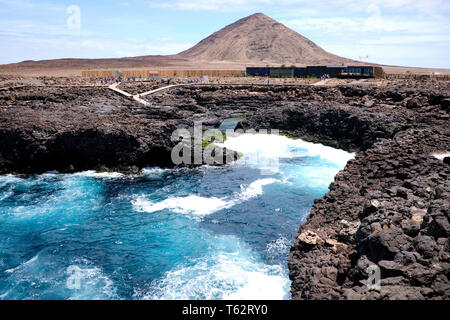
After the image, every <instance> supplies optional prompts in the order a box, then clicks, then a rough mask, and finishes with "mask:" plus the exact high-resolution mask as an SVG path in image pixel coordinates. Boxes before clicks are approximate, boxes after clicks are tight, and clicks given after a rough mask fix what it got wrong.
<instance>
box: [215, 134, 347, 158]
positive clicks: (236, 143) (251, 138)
mask: <svg viewBox="0 0 450 320" xmlns="http://www.w3.org/2000/svg"><path fill="white" fill-rule="evenodd" d="M221 146H223V147H226V148H228V149H231V150H235V151H239V152H242V153H244V159H245V161H246V163H247V164H250V165H257V164H261V163H260V162H261V161H260V160H261V159H263V160H266V161H262V162H267V159H276V158H293V157H298V156H310V157H316V156H318V157H320V158H321V159H325V160H327V161H330V162H332V163H335V164H336V165H339V166H345V164H346V163H347V161H348V160H350V159H352V158H353V157H354V156H355V155H354V153H349V152H346V151H344V150H340V149H336V148H332V147H328V146H324V145H322V144H317V143H311V142H306V141H303V140H301V139H289V138H287V137H285V136H279V135H271V134H243V135H239V136H236V137H233V136H231V137H229V138H227V140H225V142H224V143H223V144H221Z"/></svg>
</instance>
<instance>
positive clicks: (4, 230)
mask: <svg viewBox="0 0 450 320" xmlns="http://www.w3.org/2000/svg"><path fill="white" fill-rule="evenodd" d="M225 145H226V146H227V147H230V148H233V149H234V150H237V151H243V152H245V157H244V158H243V159H241V160H239V161H238V162H237V163H233V164H231V165H228V166H225V167H202V168H199V169H194V170H187V169H186V170H184V169H183V170H182V169H158V168H148V169H145V170H144V172H143V173H142V174H141V175H135V176H125V175H121V174H118V173H108V174H97V173H94V172H82V173H78V174H71V175H61V174H57V173H48V174H44V175H38V176H29V177H19V176H1V177H0V299H288V298H289V289H290V282H289V278H288V269H287V261H288V256H289V247H290V245H291V243H292V242H293V238H294V236H295V233H296V232H297V230H298V227H299V226H300V224H301V223H302V222H303V221H305V218H306V216H307V214H308V213H309V210H310V208H311V206H312V204H313V200H314V199H315V198H317V197H320V196H322V195H323V194H324V193H326V192H327V190H328V185H329V183H330V182H331V181H332V180H333V177H334V176H335V174H336V173H337V172H338V171H339V170H340V169H342V168H343V167H344V165H345V163H346V161H347V160H348V159H350V158H351V157H352V156H353V155H351V154H348V153H346V152H343V151H340V150H336V149H332V148H328V147H324V146H321V145H313V144H308V143H305V142H303V141H301V140H295V141H294V140H289V139H287V138H285V137H280V136H274V137H272V136H264V135H245V136H241V137H237V138H233V137H231V138H229V139H228V140H227V141H226V142H225ZM275 154H277V155H280V156H281V158H280V159H279V160H278V161H269V162H270V163H271V164H272V165H271V166H267V162H266V163H265V162H264V161H261V159H271V157H273V155H275ZM255 155H256V156H255ZM272 160H273V159H272Z"/></svg>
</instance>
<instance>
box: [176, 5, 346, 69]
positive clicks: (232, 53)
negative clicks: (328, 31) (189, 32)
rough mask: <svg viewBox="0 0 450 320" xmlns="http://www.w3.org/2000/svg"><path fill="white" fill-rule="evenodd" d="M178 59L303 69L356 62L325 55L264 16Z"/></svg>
mask: <svg viewBox="0 0 450 320" xmlns="http://www.w3.org/2000/svg"><path fill="white" fill-rule="evenodd" d="M177 57H180V58H184V59H190V60H194V59H195V60H197V61H233V62H251V63H261V62H267V63H277V64H278V63H285V64H290V63H296V64H301V65H307V64H342V63H349V62H355V61H353V60H350V59H346V58H342V57H339V56H336V55H334V54H331V53H328V52H326V51H325V50H323V49H322V48H320V47H319V46H318V45H316V44H315V43H314V42H312V41H311V40H309V39H307V38H305V37H303V36H302V35H300V34H298V33H297V32H295V31H294V30H292V29H289V28H288V27H286V26H284V25H283V24H281V23H279V22H277V21H275V20H273V19H272V18H270V17H268V16H266V15H264V14H262V13H256V14H253V15H251V16H248V17H246V18H243V19H241V20H238V21H236V22H235V23H233V24H230V25H228V26H226V27H225V28H223V29H221V30H219V31H217V32H215V33H213V34H212V35H210V36H209V37H207V38H205V39H203V40H202V41H200V42H199V43H198V44H197V45H195V46H194V47H192V48H190V49H188V50H186V51H183V52H181V53H179V54H178V55H177Z"/></svg>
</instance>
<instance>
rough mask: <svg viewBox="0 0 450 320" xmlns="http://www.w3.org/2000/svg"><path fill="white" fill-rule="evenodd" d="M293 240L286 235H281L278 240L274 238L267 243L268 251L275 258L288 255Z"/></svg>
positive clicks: (269, 255) (270, 256)
mask: <svg viewBox="0 0 450 320" xmlns="http://www.w3.org/2000/svg"><path fill="white" fill-rule="evenodd" d="M290 247H291V242H290V241H289V240H288V239H287V238H286V237H284V236H280V237H279V238H278V239H277V240H274V241H272V242H270V243H268V244H267V246H266V251H267V255H268V257H269V258H272V259H275V258H278V257H280V256H286V254H289V248H290Z"/></svg>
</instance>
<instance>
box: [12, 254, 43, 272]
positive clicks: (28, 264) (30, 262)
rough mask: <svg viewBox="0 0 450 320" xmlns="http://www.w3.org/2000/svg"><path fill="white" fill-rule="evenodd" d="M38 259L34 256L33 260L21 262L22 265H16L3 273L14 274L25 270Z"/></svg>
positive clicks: (37, 256)
mask: <svg viewBox="0 0 450 320" xmlns="http://www.w3.org/2000/svg"><path fill="white" fill-rule="evenodd" d="M38 258H39V254H37V255H35V256H34V257H33V258H31V259H30V260H27V261H25V262H23V263H22V264H20V265H18V266H17V267H15V268H11V269H8V270H5V273H14V272H16V271H17V270H20V269H23V268H26V267H27V266H30V265H32V264H33V263H35V262H36V261H37V260H38Z"/></svg>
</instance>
